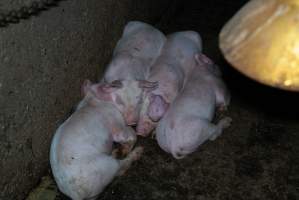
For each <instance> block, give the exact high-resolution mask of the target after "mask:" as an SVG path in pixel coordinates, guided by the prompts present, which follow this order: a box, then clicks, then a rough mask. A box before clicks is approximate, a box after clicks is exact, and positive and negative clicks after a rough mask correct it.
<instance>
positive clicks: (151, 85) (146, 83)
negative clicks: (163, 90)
mask: <svg viewBox="0 0 299 200" xmlns="http://www.w3.org/2000/svg"><path fill="white" fill-rule="evenodd" d="M138 86H139V88H142V89H153V90H154V89H157V88H158V87H159V83H158V82H157V81H156V82H150V81H146V80H139V81H138Z"/></svg>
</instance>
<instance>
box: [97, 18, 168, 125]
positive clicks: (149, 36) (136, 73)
mask: <svg viewBox="0 0 299 200" xmlns="http://www.w3.org/2000/svg"><path fill="white" fill-rule="evenodd" d="M165 40H166V37H165V35H164V34H163V33H162V32H160V31H159V30H158V29H156V28H154V27H153V26H151V25H149V24H146V23H143V22H139V21H131V22H129V23H128V24H127V25H126V26H125V28H124V31H123V34H122V37H121V38H120V40H119V41H118V42H117V45H116V47H115V49H114V51H113V57H112V60H111V62H110V63H109V64H108V66H107V69H106V71H105V73H104V77H103V79H102V82H107V83H111V82H113V81H116V80H118V81H121V82H122V85H123V86H124V87H125V88H127V89H126V93H123V95H122V97H121V98H119V99H118V101H114V104H115V105H116V107H117V108H118V109H119V110H120V111H121V112H122V114H123V115H124V118H125V120H126V123H127V124H128V125H133V124H136V123H137V120H138V114H139V110H140V106H141V102H142V91H143V90H142V89H143V88H155V87H157V84H156V83H153V82H149V81H145V80H146V79H147V76H148V73H149V69H150V67H151V66H152V64H153V63H154V62H155V61H156V59H157V57H158V56H159V55H160V53H161V50H162V47H163V45H164V43H165Z"/></svg>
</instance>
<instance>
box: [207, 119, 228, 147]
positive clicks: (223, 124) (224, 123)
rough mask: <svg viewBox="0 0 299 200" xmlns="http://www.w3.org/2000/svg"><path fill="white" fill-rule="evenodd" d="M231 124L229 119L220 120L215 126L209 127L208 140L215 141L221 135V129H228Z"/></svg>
mask: <svg viewBox="0 0 299 200" xmlns="http://www.w3.org/2000/svg"><path fill="white" fill-rule="evenodd" d="M231 122H232V119H231V118H230V117H224V118H222V119H221V120H220V121H219V122H218V123H217V124H216V125H214V124H211V125H210V131H211V136H210V138H209V139H210V140H212V141H213V140H215V139H216V138H217V137H218V136H219V135H221V133H222V131H223V129H225V128H228V127H229V126H230V124H231Z"/></svg>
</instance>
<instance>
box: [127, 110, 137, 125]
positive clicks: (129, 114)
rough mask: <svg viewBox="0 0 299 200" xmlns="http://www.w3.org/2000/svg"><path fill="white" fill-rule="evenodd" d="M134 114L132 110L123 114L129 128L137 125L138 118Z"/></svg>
mask: <svg viewBox="0 0 299 200" xmlns="http://www.w3.org/2000/svg"><path fill="white" fill-rule="evenodd" d="M134 113H135V110H134V109H129V110H128V111H127V112H126V113H125V114H124V118H125V121H126V124H127V125H129V126H132V125H136V123H137V120H138V117H137V116H136V115H135V114H134Z"/></svg>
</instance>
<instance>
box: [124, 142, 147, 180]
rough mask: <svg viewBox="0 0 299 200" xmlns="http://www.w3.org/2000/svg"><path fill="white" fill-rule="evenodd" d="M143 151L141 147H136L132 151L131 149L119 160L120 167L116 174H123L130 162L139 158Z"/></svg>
mask: <svg viewBox="0 0 299 200" xmlns="http://www.w3.org/2000/svg"><path fill="white" fill-rule="evenodd" d="M142 153H143V147H136V148H135V149H134V150H133V151H131V152H130V153H129V154H128V156H127V157H126V158H125V159H123V160H120V161H119V164H120V169H119V171H118V176H121V175H123V174H124V173H125V172H126V171H127V170H128V169H129V168H130V166H131V164H132V163H133V162H134V161H136V160H139V159H140V157H141V155H142Z"/></svg>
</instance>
